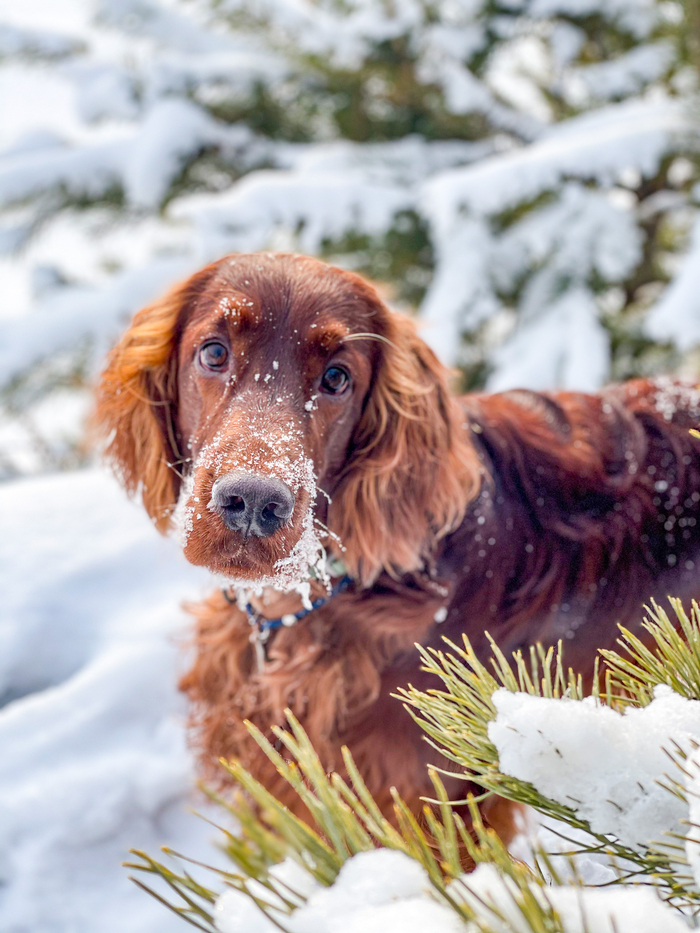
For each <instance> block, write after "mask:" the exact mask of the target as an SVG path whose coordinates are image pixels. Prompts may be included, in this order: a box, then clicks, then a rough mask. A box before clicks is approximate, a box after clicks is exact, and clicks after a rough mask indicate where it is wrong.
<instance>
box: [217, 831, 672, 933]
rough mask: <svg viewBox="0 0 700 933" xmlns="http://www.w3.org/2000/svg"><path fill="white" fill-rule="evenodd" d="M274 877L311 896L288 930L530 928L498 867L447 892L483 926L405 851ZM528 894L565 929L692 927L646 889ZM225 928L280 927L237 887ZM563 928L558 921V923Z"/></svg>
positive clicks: (271, 932) (280, 870) (265, 932)
mask: <svg viewBox="0 0 700 933" xmlns="http://www.w3.org/2000/svg"><path fill="white" fill-rule="evenodd" d="M271 875H272V877H271V881H272V882H273V884H274V883H275V882H276V880H279V881H282V882H284V886H278V890H280V892H281V893H282V892H284V893H285V894H288V890H287V888H286V885H289V886H290V887H291V888H292V890H294V891H296V892H298V893H300V894H302V896H303V897H304V898H306V902H305V903H303V904H302V905H301V906H300V907H298V908H297V909H296V910H294V911H293V913H292V914H291V915H285V914H283V913H280V914H277V913H276V912H273V916H274V919H275V920H277V919H279V921H280V922H281V923H282V925H283V927H284V929H286V930H289V931H290V933H425V931H430V933H438V931H439V933H477V931H478V929H484V926H485V928H486V929H488V930H489V931H491V933H529V931H530V930H531V929H532V928H531V927H530V925H529V924H527V923H526V921H525V920H524V918H523V912H522V911H521V910H520V909H519V906H518V904H521V905H522V904H524V903H525V902H524V898H523V896H522V894H520V893H519V892H518V890H517V888H516V887H515V885H514V884H513V882H512V881H511V880H510V879H509V878H506V877H504V876H503V875H501V874H499V872H498V871H497V870H496V868H495V867H494V866H493V865H484V864H482V865H479V866H478V868H477V869H476V871H475V872H473V873H472V874H470V875H463V876H462V877H461V878H459V879H457V880H455V881H453V882H451V883H450V885H449V887H448V892H449V895H450V896H451V897H452V898H453V899H454V900H455V901H457V902H458V903H462V904H465V905H466V906H468V907H469V908H471V909H472V910H473V911H474V912H475V913H476V915H477V916H478V917H479V921H480V923H481V924H484V926H480V927H478V928H477V926H476V924H474V923H470V922H462V921H461V920H460V919H459V918H458V917H457V915H456V914H455V913H454V912H453V911H452V910H449V909H448V908H447V907H446V906H444V905H443V904H441V903H439V902H438V897H439V895H437V893H436V892H435V891H434V889H432V887H431V885H430V882H429V880H428V876H427V874H426V873H425V871H424V870H423V868H421V867H420V866H419V865H418V864H417V863H416V862H415V861H414V860H413V859H411V858H409V857H408V856H407V855H404V854H403V853H402V852H395V851H389V850H382V849H380V850H376V851H374V852H361V853H359V854H357V855H355V856H353V857H352V858H350V859H348V861H347V862H345V864H344V865H343V867H342V868H341V870H340V873H339V874H338V877H337V878H336V880H335V882H334V884H332V885H331V886H330V887H328V888H323V887H321V886H320V885H319V884H317V883H316V882H314V880H313V879H312V878H311V876H310V875H308V874H307V873H306V872H305V871H304V869H303V868H302V867H301V866H300V865H299V864H298V863H296V862H293V861H291V860H287V862H284V863H282V864H281V865H278V866H275V868H274V869H273V870H272V872H271ZM249 890H250V891H251V893H252V894H254V895H255V896H256V897H260V898H263V899H265V900H266V901H267V902H268V903H273V899H274V895H271V894H270V892H269V891H268V890H267V889H265V888H264V887H262V886H259V885H257V883H256V882H251V883H250V884H249ZM530 896H532V897H533V898H535V899H536V900H538V901H539V902H540V904H541V905H543V906H547V905H549V906H550V907H551V908H552V909H553V910H554V911H556V913H557V915H558V917H559V919H560V921H561V923H562V929H563V931H564V933H660V931H662V930H663V933H682V931H684V930H687V929H688V927H687V926H686V924H685V923H684V922H683V920H682V919H681V918H680V917H679V915H678V913H677V912H676V911H674V910H673V909H672V908H670V907H668V906H666V905H665V904H663V903H662V902H661V900H660V899H659V898H658V897H657V896H656V894H655V893H654V892H653V891H651V890H648V889H643V888H636V889H633V890H630V889H626V890H625V889H619V888H613V889H602V890H592V889H584V888H580V887H577V886H557V885H551V886H549V887H546V888H542V887H540V886H538V885H535V884H533V885H532V886H531V887H530ZM215 918H216V925H217V929H218V930H219V931H220V933H275V931H276V930H278V929H279V927H278V926H276V925H275V923H274V922H273V920H272V919H269V918H267V917H265V916H264V915H263V913H262V912H261V911H260V909H259V908H258V907H256V906H255V905H254V904H253V902H252V901H251V900H250V898H249V897H247V896H246V895H245V894H243V893H242V892H239V891H235V890H231V891H227V892H226V893H224V894H222V895H221V896H220V897H219V899H218V901H217V903H216V907H215ZM557 929H558V927H557Z"/></svg>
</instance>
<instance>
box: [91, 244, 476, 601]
mask: <svg viewBox="0 0 700 933" xmlns="http://www.w3.org/2000/svg"><path fill="white" fill-rule="evenodd" d="M461 420H462V419H461V417H460V416H459V413H458V412H456V411H455V409H454V407H453V403H452V402H451V400H450V398H449V396H448V392H447V383H446V371H445V370H444V368H443V367H442V366H441V365H440V364H439V363H438V361H437V360H436V359H435V357H434V355H433V353H432V352H431V351H430V350H429V349H428V347H427V346H426V345H425V344H424V343H423V342H422V341H421V340H420V339H419V338H418V337H417V335H416V332H415V328H414V325H413V324H412V322H411V321H410V320H409V319H407V318H404V317H402V316H400V315H397V314H393V313H391V312H390V311H389V310H388V309H387V308H386V306H385V305H384V304H383V303H382V301H381V300H380V299H379V297H378V295H377V293H376V292H375V290H374V289H373V288H372V287H371V286H370V285H369V284H368V283H367V282H366V281H364V280H363V279H361V278H360V277H359V276H357V275H353V274H352V273H349V272H345V271H342V270H340V269H338V268H335V267H333V266H329V265H327V264H325V263H322V262H319V261H317V260H314V259H309V258H306V257H302V256H292V255H272V254H255V255H235V256H230V257H227V258H225V259H222V260H220V261H219V262H217V263H214V264H212V265H210V266H208V267H207V268H205V269H203V270H202V271H201V272H199V273H197V274H196V275H194V276H192V277H191V278H190V279H189V280H188V281H186V282H184V283H182V284H180V285H178V286H176V287H175V288H173V289H172V290H171V291H170V292H169V293H168V294H166V295H165V296H164V297H163V298H162V299H161V300H160V301H157V302H156V303H155V304H153V305H151V306H149V307H147V308H145V309H144V310H142V311H140V312H139V313H138V314H137V315H136V317H135V318H134V320H133V322H132V324H131V327H130V328H129V330H128V331H127V332H126V334H125V335H124V336H123V338H122V340H121V341H120V342H119V344H118V345H117V346H116V347H115V349H114V350H113V351H112V354H111V356H110V358H109V361H108V365H107V368H106V370H105V372H104V374H103V377H102V382H101V385H100V388H99V392H98V405H97V411H96V416H95V421H96V425H97V427H98V430H99V432H100V433H101V435H102V437H103V438H104V441H105V447H106V455H107V458H108V460H109V461H111V463H112V464H113V465H114V467H115V468H116V471H117V474H118V476H119V477H120V478H121V480H122V482H123V483H124V485H125V486H126V488H127V489H128V490H129V491H130V492H136V491H137V490H140V491H141V494H142V498H143V503H144V505H145V507H146V509H147V510H148V512H149V514H150V515H151V517H152V519H153V521H154V522H155V524H156V525H157V527H158V528H159V529H160V530H165V529H166V528H168V527H169V526H170V525H171V524H172V523H173V520H175V521H176V523H177V524H179V526H180V528H181V531H182V533H183V539H184V549H185V554H186V556H187V557H188V559H189V560H190V561H192V562H193V563H196V564H202V565H205V566H207V567H209V568H210V569H212V570H214V571H217V572H220V573H223V574H225V575H226V576H228V577H231V578H232V579H234V580H235V579H239V580H247V581H255V582H261V581H270V580H273V581H274V580H278V581H279V580H282V582H284V581H286V580H288V579H291V577H292V576H294V575H295V574H297V575H299V574H301V575H303V574H304V573H305V571H306V570H307V567H306V563H308V561H309V560H310V559H312V558H313V551H314V550H315V542H316V541H317V536H318V535H321V536H322V535H323V533H324V526H327V527H328V528H329V529H330V530H331V532H332V535H331V536H329V537H326V540H325V541H324V544H325V545H326V547H327V548H329V549H330V550H331V551H333V550H336V552H337V553H339V544H338V542H340V544H342V548H343V549H344V550H343V557H344V560H345V562H346V565H347V567H348V569H349V571H350V572H351V573H352V574H353V575H355V576H357V577H358V578H359V579H361V580H362V581H363V582H365V583H367V582H369V581H371V580H372V579H374V578H375V577H376V575H377V573H379V572H380V570H382V569H386V570H388V571H389V572H391V573H404V572H409V571H412V570H416V569H418V568H419V567H420V566H421V565H422V564H423V562H424V560H425V558H426V557H427V556H428V555H429V553H430V551H431V549H432V547H433V545H434V542H435V541H436V540H437V539H438V538H439V537H440V536H442V535H444V534H445V533H446V532H447V531H448V530H450V529H451V528H453V527H454V526H455V524H456V523H457V522H459V520H460V518H461V516H462V514H463V511H464V508H465V505H466V503H467V502H468V501H469V498H470V497H471V496H472V495H473V494H474V492H475V490H476V488H477V486H478V483H479V476H478V462H477V459H476V455H475V453H474V450H473V448H472V447H471V445H470V444H469V443H468V441H467V440H466V432H464V430H463V428H462V424H461Z"/></svg>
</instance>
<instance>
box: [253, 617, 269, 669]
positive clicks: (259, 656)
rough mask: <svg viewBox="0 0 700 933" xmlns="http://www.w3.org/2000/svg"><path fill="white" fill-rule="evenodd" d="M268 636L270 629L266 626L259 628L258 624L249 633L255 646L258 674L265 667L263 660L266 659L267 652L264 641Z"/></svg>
mask: <svg viewBox="0 0 700 933" xmlns="http://www.w3.org/2000/svg"><path fill="white" fill-rule="evenodd" d="M269 637H270V630H269V629H266V628H260V627H259V626H258V627H257V628H256V629H255V631H253V632H251V633H250V640H251V642H252V643H253V647H254V648H255V661H256V663H257V667H258V674H262V672H263V671H264V669H265V662H266V661H267V653H266V652H265V643H266V642H267V639H268V638H269Z"/></svg>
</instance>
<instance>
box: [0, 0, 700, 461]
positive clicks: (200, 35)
mask: <svg viewBox="0 0 700 933" xmlns="http://www.w3.org/2000/svg"><path fill="white" fill-rule="evenodd" d="M684 3H685V5H684ZM699 73H700V2H699V0H684V2H681V0H22V2H21V3H17V2H15V0H13V2H9V0H2V2H0V115H1V119H0V282H2V290H1V292H0V294H1V296H2V300H1V301H0V478H2V479H10V478H13V477H17V476H21V475H24V474H30V473H36V472H45V471H52V470H60V469H70V468H73V467H76V466H80V465H82V464H83V463H85V462H86V459H87V458H88V457H89V454H88V453H87V451H86V449H85V446H84V444H83V442H82V435H83V423H84V418H85V414H86V412H87V410H88V408H89V405H90V390H89V389H90V385H91V383H92V382H93V381H94V378H95V375H96V373H97V372H98V371H99V368H100V364H101V360H102V359H103V356H104V353H105V351H106V350H107V348H108V347H109V346H110V344H111V343H112V342H113V341H114V340H115V339H116V337H117V335H118V334H119V333H120V331H121V330H122V329H123V327H124V325H125V323H126V322H127V320H128V319H129V317H130V316H131V315H132V314H133V312H134V311H136V310H137V309H138V308H139V307H140V306H141V305H143V304H144V303H146V302H147V301H149V300H150V299H152V298H154V297H156V296H157V295H158V294H159V293H160V292H161V291H162V290H163V289H164V288H165V287H166V286H167V285H168V284H169V283H171V282H172V281H174V280H176V279H178V278H181V277H183V276H186V275H187V274H189V273H190V272H191V271H193V270H194V269H196V268H197V267H199V266H201V265H202V264H204V263H206V262H208V261H210V260H213V259H215V258H217V257H219V256H221V255H222V254H224V253H226V252H229V251H235V250H244V251H251V250H267V249H271V250H294V251H300V252H304V253H311V254H314V255H318V256H322V257H324V258H326V259H328V260H330V261H332V262H334V263H337V264H340V265H342V266H345V267H347V268H351V269H356V270H359V271H361V272H363V273H366V274H367V275H369V276H371V277H373V278H374V279H375V280H377V281H378V282H380V283H382V288H383V292H384V294H385V296H386V297H387V298H388V300H389V301H390V302H391V303H392V305H393V306H394V307H397V308H400V309H402V310H404V311H408V312H409V313H416V314H417V315H418V316H419V317H420V318H421V319H422V320H423V322H424V324H423V335H424V337H425V339H426V340H427V341H428V342H429V343H430V344H431V345H432V346H433V347H434V348H435V350H436V351H437V352H438V354H439V355H440V356H441V358H442V359H443V360H444V361H445V362H447V363H448V364H450V365H453V366H456V367H458V368H459V371H460V373H461V380H462V384H463V388H465V389H473V388H481V387H486V388H488V389H493V390H498V389H504V388H509V387H512V386H516V385H518V386H527V387H531V388H535V389H548V388H555V387H565V388H574V389H583V390H588V389H595V388H596V387H597V386H599V385H601V384H603V383H604V382H606V381H609V380H617V379H624V378H628V377H630V376H634V375H647V374H655V373H661V372H676V373H680V374H683V375H687V376H691V377H692V376H696V375H697V373H698V371H699V369H700V366H699V365H698V364H699V363H700V355H699V354H698V346H699V345H700V222H699V221H698V218H699V217H700V213H699V212H698V207H699V205H700V184H699V183H698V138H699V136H698V134H699V128H700V106H698V104H697V102H696V99H695V95H696V92H697V89H698V74H699Z"/></svg>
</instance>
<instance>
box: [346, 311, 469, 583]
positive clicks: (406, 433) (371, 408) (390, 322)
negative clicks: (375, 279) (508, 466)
mask: <svg viewBox="0 0 700 933" xmlns="http://www.w3.org/2000/svg"><path fill="white" fill-rule="evenodd" d="M385 314H386V321H387V326H386V334H385V335H383V339H382V340H381V343H380V354H381V359H380V362H379V365H378V368H377V372H376V375H375V378H374V382H373V385H372V387H371V389H370V392H369V396H368V398H367V401H366V404H365V408H364V411H363V414H362V416H361V418H360V421H359V423H358V426H357V428H356V431H355V434H354V436H353V439H352V442H351V446H350V451H349V457H348V462H347V464H346V468H345V469H344V470H343V477H342V480H341V482H340V485H339V487H338V489H337V490H336V493H335V495H334V496H333V502H332V504H331V506H330V514H329V519H330V526H331V528H333V530H334V531H335V532H337V533H338V535H339V536H340V539H341V541H342V543H343V545H344V546H345V548H346V552H345V555H344V556H345V561H346V563H347V565H348V568H349V570H350V571H351V572H352V573H353V574H354V575H355V576H357V577H358V578H359V579H360V580H362V582H363V583H364V584H368V583H370V582H371V581H372V580H373V579H374V578H376V576H377V575H378V573H379V572H380V571H381V570H382V569H385V570H387V571H388V572H389V573H392V574H403V573H409V572H411V571H414V570H418V569H420V568H421V567H422V566H424V564H425V562H426V560H427V559H429V557H430V554H431V551H432V549H433V545H434V543H435V541H436V540H438V539H439V538H441V537H443V536H444V535H446V534H447V533H449V532H450V531H452V530H453V529H454V528H456V527H457V526H458V525H459V523H460V522H461V520H462V518H463V516H464V512H465V509H466V506H467V504H468V503H469V502H470V501H471V499H472V498H473V497H474V496H475V495H476V493H477V492H478V490H479V487H480V483H481V478H480V463H479V459H478V455H477V453H476V451H475V449H474V447H473V445H472V444H471V442H470V441H469V439H468V436H467V431H465V430H464V427H463V421H464V416H463V415H462V414H461V412H460V411H459V409H458V408H457V406H456V405H455V402H454V400H453V399H451V397H450V394H449V390H448V378H449V373H448V371H447V370H446V369H445V367H444V366H442V364H441V363H440V362H439V361H438V360H437V358H436V357H435V355H434V353H433V352H432V350H430V349H429V347H428V346H427V345H426V344H425V343H424V342H423V341H422V340H421V339H420V338H419V336H418V334H417V333H416V328H415V325H414V323H413V322H412V321H411V320H410V319H409V318H406V317H404V316H401V315H398V314H390V313H389V312H388V311H385Z"/></svg>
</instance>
